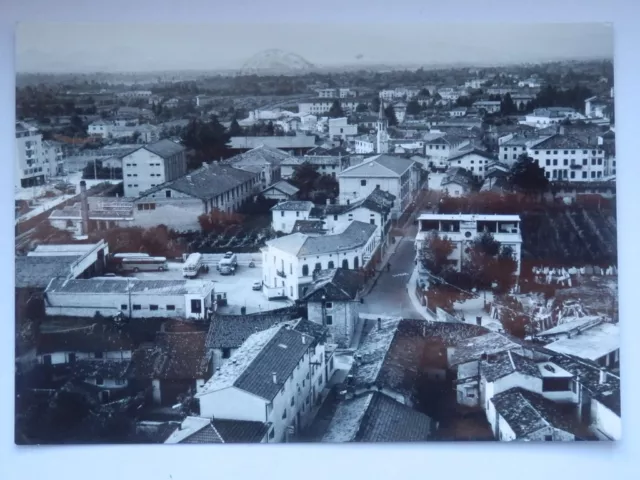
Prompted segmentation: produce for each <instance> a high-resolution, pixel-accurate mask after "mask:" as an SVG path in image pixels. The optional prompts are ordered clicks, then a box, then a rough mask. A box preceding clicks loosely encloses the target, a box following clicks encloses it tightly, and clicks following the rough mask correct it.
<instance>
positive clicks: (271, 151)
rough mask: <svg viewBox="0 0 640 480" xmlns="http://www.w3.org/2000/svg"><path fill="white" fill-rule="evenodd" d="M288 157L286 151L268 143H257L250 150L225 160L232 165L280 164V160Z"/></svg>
mask: <svg viewBox="0 0 640 480" xmlns="http://www.w3.org/2000/svg"><path fill="white" fill-rule="evenodd" d="M288 158H290V155H289V154H288V153H287V152H284V151H282V150H278V149H277V148H274V147H270V146H268V145H259V146H257V147H255V148H252V149H251V150H249V151H247V152H244V153H241V154H239V155H235V156H233V157H231V158H228V159H227V160H226V161H225V162H227V163H230V164H232V165H263V164H269V165H280V162H281V161H282V160H286V159H288Z"/></svg>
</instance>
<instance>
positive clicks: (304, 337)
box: [302, 334, 307, 345]
mask: <svg viewBox="0 0 640 480" xmlns="http://www.w3.org/2000/svg"><path fill="white" fill-rule="evenodd" d="M302 344H303V345H306V344H307V337H306V336H305V335H304V334H303V335H302Z"/></svg>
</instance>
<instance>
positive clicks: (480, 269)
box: [463, 232, 517, 293]
mask: <svg viewBox="0 0 640 480" xmlns="http://www.w3.org/2000/svg"><path fill="white" fill-rule="evenodd" d="M466 256H467V258H466V260H465V263H464V265H463V269H464V273H465V274H466V275H467V276H468V279H469V280H470V281H471V285H470V286H473V287H476V288H484V289H487V288H492V289H493V290H494V291H496V292H497V293H506V292H508V291H509V290H510V289H511V288H512V287H513V285H514V283H515V277H514V274H515V272H516V269H517V262H516V260H515V255H514V252H513V249H512V248H511V247H501V245H500V242H498V241H497V240H496V239H495V238H494V237H493V235H492V234H491V233H489V232H485V233H482V234H480V235H478V236H477V237H476V238H475V239H474V240H473V241H472V242H471V245H470V246H469V248H468V251H467V252H466ZM494 285H495V287H494Z"/></svg>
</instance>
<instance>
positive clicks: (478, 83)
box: [464, 78, 486, 90]
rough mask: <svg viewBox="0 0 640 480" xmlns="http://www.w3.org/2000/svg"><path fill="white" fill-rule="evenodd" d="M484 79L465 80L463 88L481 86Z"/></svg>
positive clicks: (477, 87)
mask: <svg viewBox="0 0 640 480" xmlns="http://www.w3.org/2000/svg"><path fill="white" fill-rule="evenodd" d="M485 81H486V80H483V79H481V78H474V79H472V80H467V81H466V82H464V88H473V89H475V90H477V89H479V88H482V85H483V84H484V82H485Z"/></svg>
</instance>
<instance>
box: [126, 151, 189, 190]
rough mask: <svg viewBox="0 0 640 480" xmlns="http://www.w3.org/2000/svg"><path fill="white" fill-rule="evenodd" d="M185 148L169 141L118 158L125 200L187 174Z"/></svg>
mask: <svg viewBox="0 0 640 480" xmlns="http://www.w3.org/2000/svg"><path fill="white" fill-rule="evenodd" d="M185 151H186V150H185V148H184V147H183V146H182V145H179V144H177V143H175V142H172V141H171V140H160V141H159V142H156V143H152V144H149V145H145V146H143V147H140V148H138V149H137V150H135V151H133V152H131V153H129V154H127V155H124V156H123V157H122V177H123V183H124V196H125V197H138V196H139V195H140V194H141V193H142V192H144V191H146V190H149V189H150V188H153V187H155V186H157V185H161V184H163V183H165V182H171V181H172V180H175V179H177V178H179V177H181V176H183V175H184V174H185V173H187V160H186V156H185Z"/></svg>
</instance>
